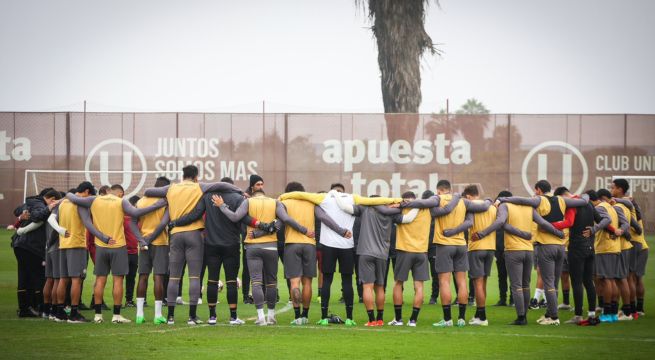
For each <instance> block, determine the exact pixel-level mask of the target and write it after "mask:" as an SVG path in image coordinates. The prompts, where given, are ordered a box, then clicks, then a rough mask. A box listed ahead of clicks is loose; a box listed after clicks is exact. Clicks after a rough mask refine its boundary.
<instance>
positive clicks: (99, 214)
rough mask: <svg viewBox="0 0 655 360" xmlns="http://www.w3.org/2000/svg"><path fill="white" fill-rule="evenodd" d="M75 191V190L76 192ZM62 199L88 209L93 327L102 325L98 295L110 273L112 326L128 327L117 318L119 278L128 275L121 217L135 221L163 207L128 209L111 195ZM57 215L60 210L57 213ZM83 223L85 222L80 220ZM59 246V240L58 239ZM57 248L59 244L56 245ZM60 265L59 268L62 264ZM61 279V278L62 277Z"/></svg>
mask: <svg viewBox="0 0 655 360" xmlns="http://www.w3.org/2000/svg"><path fill="white" fill-rule="evenodd" d="M78 190H79V189H78ZM66 198H67V199H68V200H70V201H71V202H72V203H73V204H75V205H77V206H78V207H84V208H87V209H90V211H91V216H92V217H93V227H90V226H88V224H86V223H85V226H86V228H87V229H89V231H92V232H93V230H94V227H95V229H97V231H98V232H99V233H98V234H94V236H95V245H96V261H95V269H94V274H95V275H96V283H95V289H94V301H93V304H94V307H95V316H94V318H93V321H94V322H95V323H102V322H103V321H104V319H103V317H102V305H101V304H102V294H103V292H104V290H105V285H106V284H107V276H108V275H109V273H110V272H111V274H112V276H113V282H114V289H113V298H114V315H113V316H112V320H111V321H112V323H129V322H131V321H130V320H129V319H126V318H124V317H123V316H121V303H122V300H123V277H124V276H125V275H126V274H127V273H128V270H129V269H128V257H127V248H126V244H125V231H124V228H123V226H124V223H125V214H126V213H127V214H128V215H130V216H134V217H139V216H143V215H145V214H147V213H149V212H151V211H154V210H157V209H159V208H161V207H163V206H165V205H166V202H165V201H163V200H162V201H160V202H158V203H156V204H155V205H152V206H150V207H148V208H144V209H136V208H134V207H133V206H132V205H130V203H129V201H128V200H127V199H123V200H122V201H121V199H120V198H119V197H117V196H116V195H114V194H112V193H108V194H107V195H103V196H87V197H81V196H77V195H74V194H72V193H68V194H66ZM60 211H61V210H60ZM82 221H83V222H85V219H82ZM59 241H60V242H61V241H62V239H61V238H60V239H59ZM60 248H61V244H60ZM60 265H62V268H63V264H60ZM62 275H63V274H62Z"/></svg>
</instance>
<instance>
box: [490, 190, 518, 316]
mask: <svg viewBox="0 0 655 360" xmlns="http://www.w3.org/2000/svg"><path fill="white" fill-rule="evenodd" d="M510 196H512V193H511V192H509V191H506V190H503V191H501V192H500V193H499V194H498V197H510ZM494 256H495V257H496V270H497V271H498V294H499V295H500V298H499V300H498V302H497V303H496V304H495V306H507V305H509V306H514V296H512V292H511V291H510V292H509V302H508V301H507V289H508V287H507V279H508V275H507V267H506V266H505V231H502V230H501V231H496V251H495V253H494ZM521 300H522V299H521Z"/></svg>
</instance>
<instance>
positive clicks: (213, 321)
mask: <svg viewBox="0 0 655 360" xmlns="http://www.w3.org/2000/svg"><path fill="white" fill-rule="evenodd" d="M207 324H209V325H216V318H215V317H213V316H210V317H209V319H208V320H207Z"/></svg>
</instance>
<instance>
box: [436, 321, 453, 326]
mask: <svg viewBox="0 0 655 360" xmlns="http://www.w3.org/2000/svg"><path fill="white" fill-rule="evenodd" d="M432 326H434V327H453V320H448V321H446V320H441V321H439V322H438V323H434V324H432Z"/></svg>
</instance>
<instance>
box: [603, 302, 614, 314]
mask: <svg viewBox="0 0 655 360" xmlns="http://www.w3.org/2000/svg"><path fill="white" fill-rule="evenodd" d="M611 314H612V304H610V303H607V304H603V315H611Z"/></svg>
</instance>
